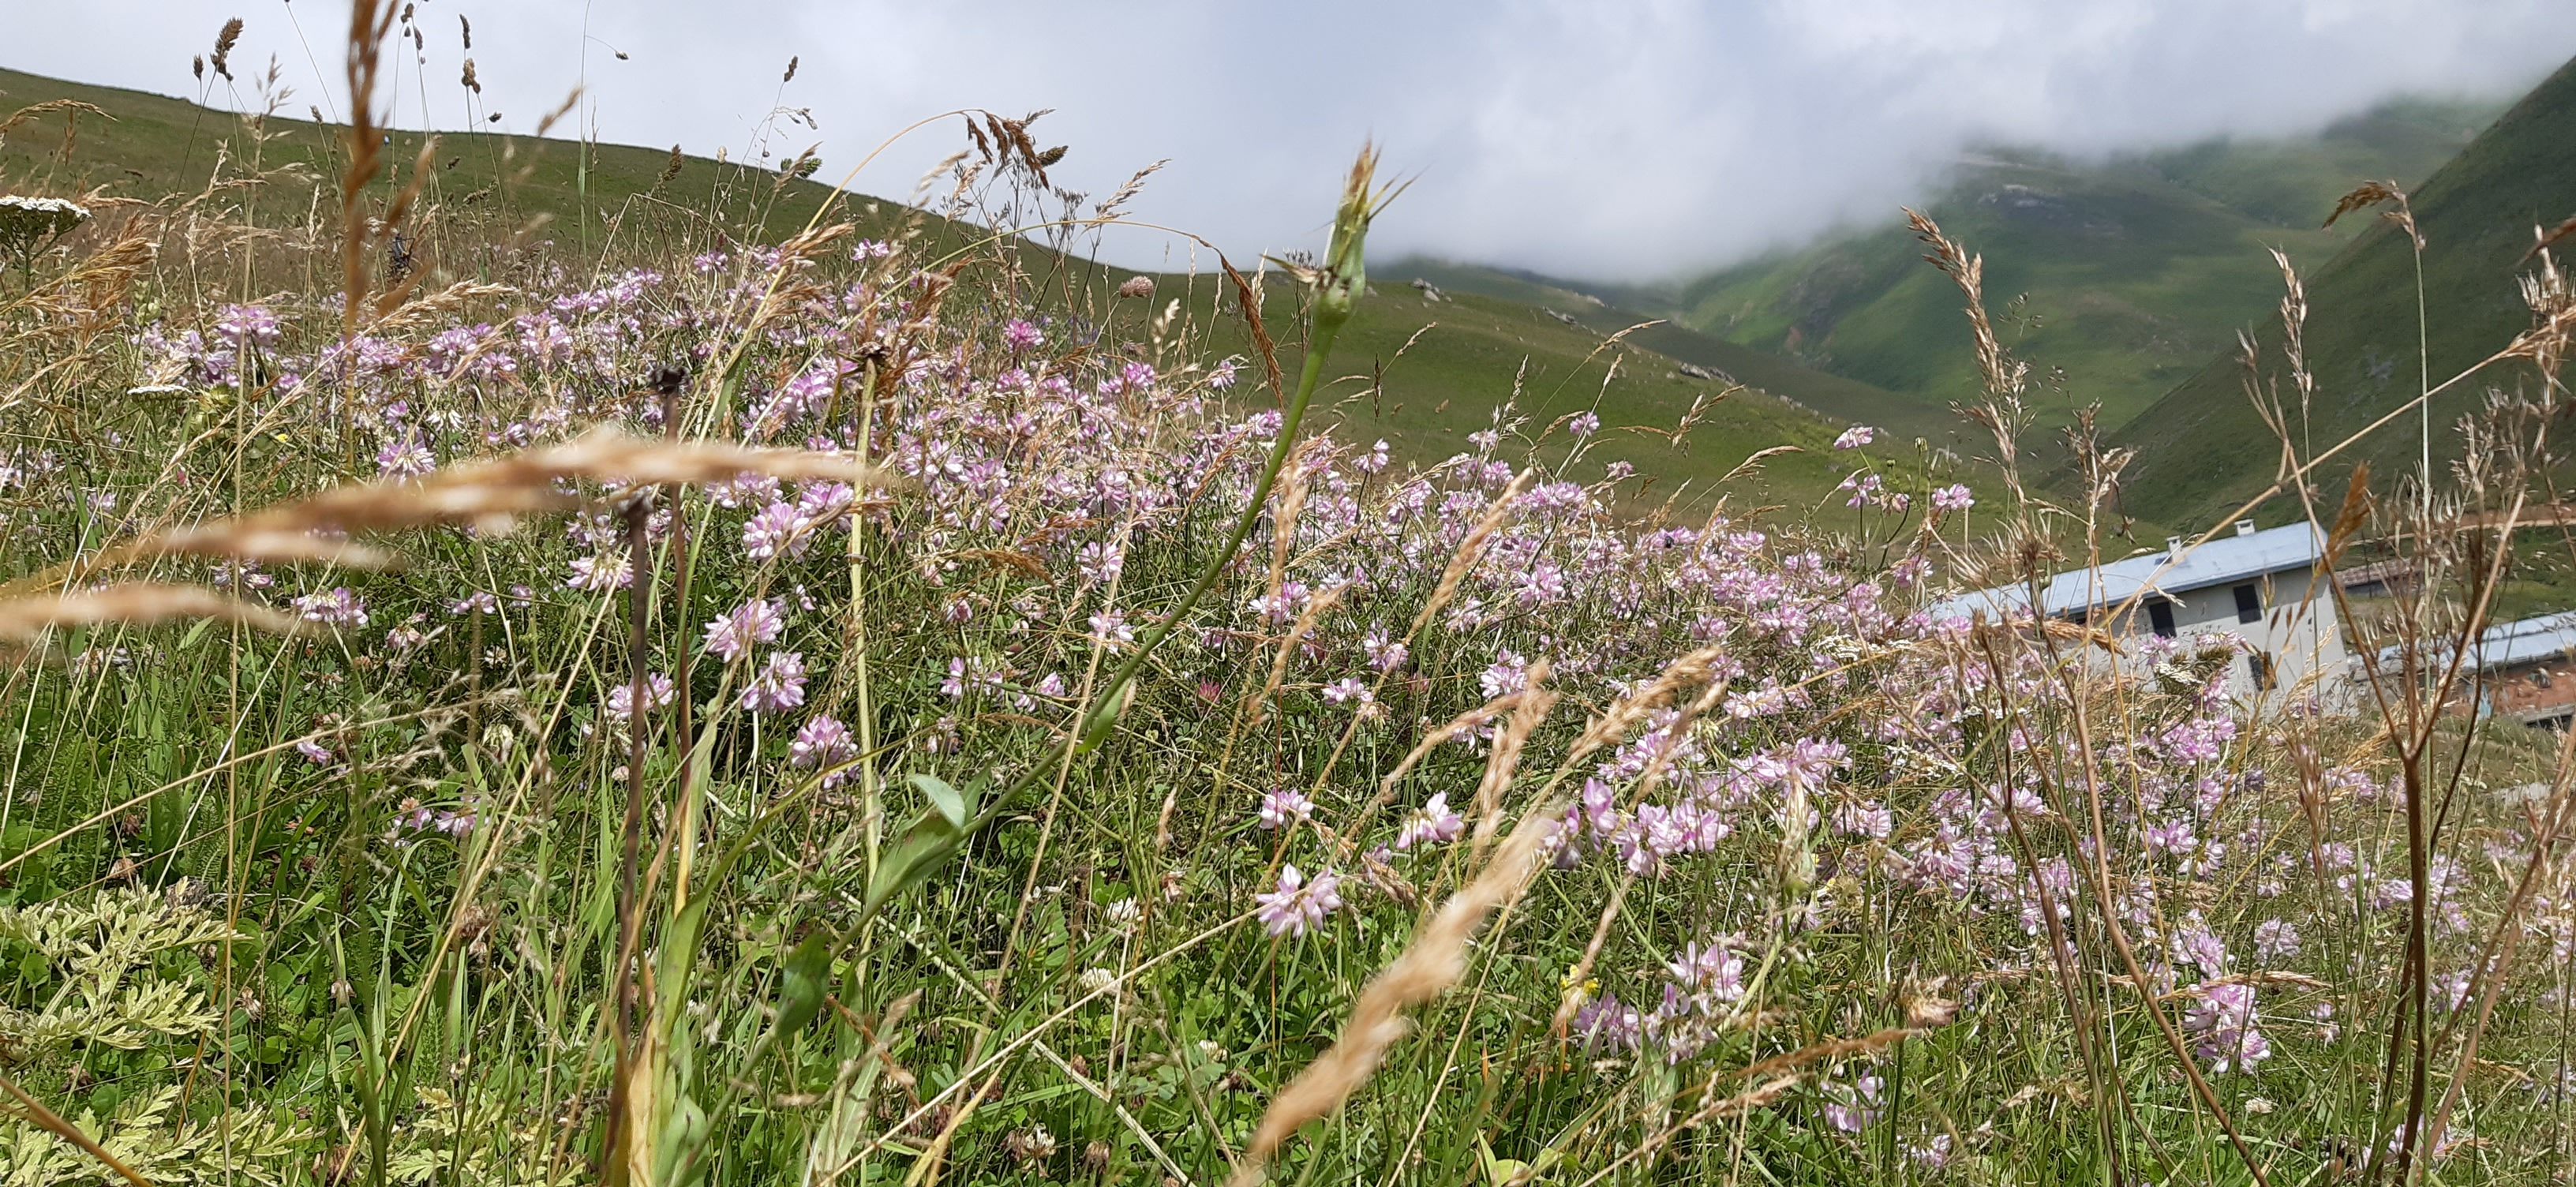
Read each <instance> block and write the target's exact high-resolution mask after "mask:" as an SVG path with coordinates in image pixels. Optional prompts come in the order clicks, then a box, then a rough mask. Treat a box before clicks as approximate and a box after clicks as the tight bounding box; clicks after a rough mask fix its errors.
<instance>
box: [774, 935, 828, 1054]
mask: <svg viewBox="0 0 2576 1187" xmlns="http://www.w3.org/2000/svg"><path fill="white" fill-rule="evenodd" d="M831 981H832V943H831V937H830V936H829V935H828V934H827V933H824V932H819V931H818V932H815V933H814V934H812V935H810V936H807V937H805V942H804V943H802V944H798V945H797V946H796V950H795V951H794V952H791V953H789V954H788V955H787V967H786V968H785V969H783V970H781V974H780V982H781V984H780V986H779V992H778V1033H780V1034H790V1033H793V1032H795V1031H799V1030H803V1029H804V1028H805V1024H806V1023H808V1022H812V1021H813V1020H814V1015H816V1014H819V1013H821V1012H822V1010H823V992H824V990H825V988H826V987H828V986H829V985H830V984H831Z"/></svg>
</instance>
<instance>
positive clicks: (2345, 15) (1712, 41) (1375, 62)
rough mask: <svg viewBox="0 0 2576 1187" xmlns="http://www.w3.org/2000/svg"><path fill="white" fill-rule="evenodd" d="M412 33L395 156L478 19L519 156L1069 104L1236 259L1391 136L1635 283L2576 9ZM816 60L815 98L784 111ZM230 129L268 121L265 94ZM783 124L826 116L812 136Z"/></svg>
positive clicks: (62, 14) (1506, 243) (1290, 18)
mask: <svg viewBox="0 0 2576 1187" xmlns="http://www.w3.org/2000/svg"><path fill="white" fill-rule="evenodd" d="M417 11H418V16H419V20H420V24H421V28H422V30H423V32H424V34H425V39H426V46H425V47H424V48H422V49H420V50H417V51H415V52H414V53H410V54H406V55H403V56H402V58H401V66H402V76H401V77H400V78H399V79H398V80H397V85H396V87H395V88H394V90H393V93H394V94H395V95H396V96H397V99H396V101H397V103H398V104H399V105H400V114H401V118H402V122H403V123H405V124H406V125H411V126H417V125H419V124H421V123H422V122H424V120H426V122H429V123H432V124H435V125H438V126H443V127H458V126H463V125H464V124H465V123H467V122H468V121H470V120H475V119H478V118H479V116H478V115H476V114H473V113H472V112H471V111H469V107H468V104H467V102H466V98H465V96H464V94H463V92H462V89H461V88H460V87H459V86H458V85H457V81H456V79H457V74H458V71H459V65H460V62H459V59H460V58H461V57H463V56H464V51H463V50H462V47H461V44H460V36H459V28H458V25H457V15H458V13H459V12H462V13H463V14H464V15H465V16H467V17H469V18H471V19H472V20H473V21H474V24H475V30H474V48H473V51H472V56H473V57H474V58H475V59H476V60H477V66H478V73H479V75H480V78H481V81H482V83H483V86H484V94H483V96H482V100H481V102H482V106H481V108H477V109H472V111H480V110H500V111H502V112H504V113H505V119H504V122H503V125H502V126H504V127H508V128H512V129H517V130H525V129H527V128H529V127H530V126H532V125H533V123H534V122H535V120H536V118H537V117H538V116H539V115H541V114H543V113H544V112H545V111H546V110H549V109H551V108H553V107H555V106H556V105H557V104H558V103H560V102H561V100H562V98H563V97H564V95H565V94H566V93H567V92H569V91H570V90H571V89H572V88H573V87H574V86H575V85H577V84H582V85H586V88H587V89H586V94H587V95H588V97H589V100H590V102H589V103H588V104H586V105H585V108H584V118H585V119H586V120H587V121H589V123H590V125H591V126H592V127H594V128H595V130H596V131H597V133H598V134H599V135H600V136H601V137H602V138H604V139H608V140H614V141H623V142H629V143H637V144H646V145H668V144H670V143H672V142H674V141H678V142H679V143H681V144H683V145H685V146H686V147H687V148H688V149H689V150H690V151H692V152H698V153H708V154H712V153H714V152H715V151H717V150H718V149H719V148H722V149H724V150H726V151H727V152H728V153H729V154H730V155H732V156H734V157H736V158H741V157H743V156H745V155H750V156H753V157H757V156H759V155H760V153H761V152H762V151H763V150H764V149H766V150H767V151H768V152H770V153H772V154H774V159H785V158H787V157H791V156H793V155H794V154H795V153H796V152H798V151H799V150H802V149H804V148H805V147H807V146H808V145H809V144H815V143H817V142H819V143H820V151H821V153H822V156H823V160H824V170H823V172H824V175H825V176H826V177H837V176H838V175H839V174H840V173H842V172H843V171H845V170H846V169H848V168H849V167H851V166H853V165H856V164H857V163H858V162H859V161H860V160H861V159H862V158H866V157H868V156H869V155H870V154H871V153H877V152H878V150H879V148H880V146H881V145H885V144H886V142H887V141H888V140H889V139H890V138H893V137H895V136H896V133H897V132H898V131H899V130H901V129H902V128H904V127H905V126H906V125H908V124H910V123H912V122H913V121H915V120H918V119H921V118H923V117H925V116H930V115H934V114H936V113H938V112H941V111H945V110H948V109H951V108H959V107H984V108H990V109H994V110H998V111H1003V112H1006V113H1018V112H1025V111H1029V110H1034V109H1036V108H1041V107H1049V108H1054V109H1056V110H1055V113H1054V114H1052V115H1049V116H1048V117H1047V118H1046V119H1045V120H1044V121H1043V122H1042V123H1041V124H1040V125H1039V129H1040V131H1041V132H1042V134H1043V135H1042V137H1041V138H1042V139H1044V140H1045V141H1047V142H1049V143H1064V144H1068V145H1070V146H1071V150H1072V151H1071V154H1070V155H1069V156H1068V158H1067V159H1066V161H1065V162H1064V163H1063V164H1062V165H1061V166H1059V167H1058V169H1057V170H1056V180H1057V181H1058V182H1059V183H1060V184H1064V185H1067V186H1069V187H1071V188H1074V189H1078V190H1084V191H1088V192H1091V193H1094V194H1106V193H1108V192H1110V191H1111V190H1114V189H1115V188H1116V187H1117V186H1118V185H1119V183H1120V182H1122V181H1123V180H1125V178H1126V177H1127V176H1128V175H1129V174H1130V173H1132V172H1133V171H1135V170H1136V169H1138V168H1140V167H1143V166H1145V165H1147V164H1150V163H1152V162H1155V161H1157V160H1162V159H1165V158H1169V159H1170V161H1171V164H1170V166H1169V167H1168V168H1167V169H1166V170H1164V171H1163V172H1162V173H1161V174H1160V175H1159V176H1157V177H1156V178H1155V179H1154V180H1153V182H1152V183H1151V185H1150V186H1149V188H1148V189H1147V190H1146V192H1145V195H1144V196H1143V198H1142V199H1141V200H1140V201H1139V202H1137V203H1136V205H1135V207H1134V209H1133V213H1134V215H1135V216H1136V217H1138V218H1141V219H1145V220H1148V221H1152V222H1156V223H1162V224H1167V225H1171V226H1175V227H1181V228H1187V229H1188V230H1190V231H1193V232H1195V233H1197V234H1199V235H1201V236H1204V237H1205V238H1207V239H1208V240H1210V241H1212V242H1214V243H1216V244H1217V245H1219V246H1221V247H1222V248H1223V249H1224V250H1225V251H1227V252H1228V253H1229V254H1232V255H1234V256H1236V257H1238V258H1242V257H1247V256H1250V255H1252V254H1254V253H1257V252H1260V251H1265V250H1270V251H1276V250H1283V249H1288V248H1295V247H1305V246H1312V245H1314V244H1315V243H1316V242H1317V241H1318V240H1319V239H1320V238H1321V235H1322V231H1323V225H1324V219H1325V217H1326V216H1327V214H1328V213H1329V211H1330V209H1331V205H1332V200H1333V197H1334V193H1335V190H1336V187H1337V185H1338V182H1339V177H1340V173H1341V170H1342V168H1343V166H1344V165H1345V164H1346V163H1347V161H1348V158H1349V156H1350V154H1351V152H1352V151H1353V150H1354V149H1356V148H1357V146H1358V145H1359V143H1360V142H1361V141H1362V140H1363V139H1365V138H1369V137H1375V138H1376V139H1377V140H1379V141H1380V142H1381V143H1382V144H1383V145H1384V146H1385V148H1386V150H1387V155H1388V160H1389V162H1390V163H1391V164H1392V165H1393V166H1395V167H1396V168H1398V169H1401V170H1404V171H1406V172H1408V173H1411V174H1415V175H1417V177H1418V180H1417V182H1416V184H1415V186H1414V188H1413V190H1412V191H1411V192H1410V193H1408V194H1407V195H1406V196H1405V198H1404V200H1403V202H1402V203H1401V204H1400V205H1399V206H1398V207H1397V208H1396V209H1395V210H1394V211H1393V212H1391V213H1390V214H1389V215H1388V216H1387V218H1386V221H1385V222H1384V223H1383V224H1382V230H1381V242H1382V243H1383V244H1384V245H1385V247H1386V248H1387V249H1389V250H1392V251H1421V252H1429V253H1435V254H1440V255H1446V256H1450V257H1454V258H1459V259H1466V260H1476V261H1484V262H1491V263H1498V264H1506V265H1515V266H1521V267H1528V268H1534V269H1539V270H1543V271H1548V272H1553V273H1558V274H1564V275H1571V276H1581V277H1588V278H1596V279H1619V280H1644V279H1656V278H1662V277H1667V276H1673V275H1678V274H1681V273H1685V272H1687V271H1689V270H1691V269H1694V268H1702V267H1708V266H1714V265H1720V264H1724V263H1728V262H1731V261H1734V260H1739V259H1742V258H1744V257H1746V256H1747V255H1750V254H1753V253H1756V252H1759V251H1761V250H1764V249H1766V248H1770V247H1776V246H1780V245H1783V244H1787V243H1792V242H1796V241H1798V240H1801V239H1804V238H1807V237H1810V236H1813V235H1815V234H1817V233H1820V232H1822V231H1825V230H1828V229H1830V228H1832V227H1833V226H1835V225H1837V224H1841V223H1846V222H1850V221H1854V220H1876V219H1880V218H1884V217H1885V216H1887V215H1888V214H1890V213H1892V212H1893V210H1894V208H1895V207H1896V206H1897V205H1898V204H1899V203H1902V202H1905V201H1908V200H1910V199H1915V198H1918V197H1920V196H1921V195H1922V193H1923V191H1924V188H1925V187H1926V186H1927V185H1928V184H1930V181H1931V179H1933V178H1934V177H1936V176H1937V175H1938V173H1939V172H1940V170H1941V169H1942V168H1943V167H1944V166H1945V165H1947V164H1948V163H1949V162H1951V161H1953V160H1955V159H1956V158H1957V156H1958V155H1959V154H1960V153H1961V152H1962V151H1963V150H1964V149H1966V148H1967V147H1968V146H1970V145H1973V144H1977V143H1986V142H2010V143H2016V144H2029V145H2035V146H2039V147H2043V148H2048V149H2053V150H2057V151H2061V152H2067V153H2074V154H2097V153H2104V152H2113V151H2122V150H2133V149H2141V148H2150V147H2156V146H2164V145H2172V144H2179V143H2187V142H2190V141H2194V140H2199V139H2204V138H2207V137H2211V136H2217V135H2245V136H2266V135H2281V134H2291V133H2297V132H2301V131H2305V130H2310V129H2314V128H2317V127H2319V126H2322V125H2323V124H2325V123H2328V122H2330V121H2332V120H2334V119H2336V118H2338V117H2340V116H2343V115H2347V114H2350V113H2353V112H2356V111H2359V110H2362V109H2365V108H2367V107H2369V106H2370V105H2372V104H2374V103H2376V102H2379V101H2381V100H2384V99H2387V98H2390V97H2393V96H2396V95H2400V94H2414V93H2433V94H2464V95H2480V96H2503V95H2509V94H2511V93H2514V92H2515V91H2518V90H2519V89H2521V88H2525V87H2528V86H2529V85H2530V84H2532V83H2533V82H2535V81H2537V80H2538V79H2539V78H2540V77H2542V76H2543V75H2545V74H2546V73H2547V72H2548V71H2549V70H2550V69H2551V68H2553V67H2555V66H2557V65H2558V64H2560V63H2561V62H2563V61H2564V60H2566V58H2567V57H2568V56H2569V55H2570V54H2571V53H2576V22H2569V21H2567V20H2565V19H2564V18H2565V15H2566V14H2565V9H2564V5H2563V0H2494V2H2492V3H2476V4H2469V3H2450V2H2444V0H2271V2H2260V3H2246V2H2244V0H2125V2H2124V0H2103V2H2085V0H2075V2H2068V0H1842V2H1840V3H1835V4H1812V3H1805V2H1802V0H1742V2H1729V3H1682V2H1679V0H1641V2H1637V3H1628V4H1607V3H1601V2H1600V0H1445V2H1440V3H1429V2H1425V3H1388V2H1386V0H1373V2H1371V3H1358V2H1353V0H1321V2H1310V3H1304V4H1296V5H1212V4H1203V3H1186V2H1181V0H1154V2H1142V3H1124V4H1118V5H1066V4H1063V3H1061V2H1060V0H958V2H955V3H941V4H893V3H883V2H868V3H835V2H832V0H767V2H765V3H761V4H758V5H752V4H742V3H733V4H706V3H702V2H698V0H689V2H682V0H625V2H613V0H601V2H599V3H595V4H592V5H589V6H587V7H585V6H582V5H575V4H570V3H561V4H515V3H514V4H497V3H490V2H488V0H479V2H475V3H465V4H457V3H453V2H451V0H435V2H432V0H423V2H422V3H421V4H420V5H419V8H418V10H417ZM344 13H345V10H343V9H336V8H334V7H332V6H325V5H311V4H301V5H292V6H289V5H283V4H281V5H279V6H277V7H275V8H271V9H266V10H262V9H258V8H254V9H251V10H249V11H247V12H245V13H243V14H242V15H245V16H247V17H248V18H249V20H250V32H249V35H248V36H247V37H246V38H245V40H244V42H243V46H242V48H241V49H239V50H236V51H235V54H234V73H235V74H237V75H240V76H241V77H243V78H244V79H245V80H247V79H248V78H250V77H251V76H252V74H253V73H254V69H256V68H260V67H261V66H262V65H263V63H264V60H265V59H266V58H267V57H268V56H269V55H271V54H274V55H275V56H276V58H277V61H278V63H279V66H280V69H281V70H282V72H283V75H284V77H285V79H286V80H287V81H288V82H289V83H290V84H292V85H293V86H294V88H295V90H296V91H297V92H298V94H297V96H296V98H295V99H294V100H293V101H292V102H290V104H289V107H288V110H290V111H294V112H301V111H302V110H303V108H304V105H305V104H306V103H307V102H316V101H322V99H323V97H324V96H326V95H334V94H336V92H337V91H338V89H339V84H338V82H337V75H336V70H337V60H338V41H337V38H338V36H339V34H340V33H341V31H342V30H341V27H340V22H341V21H343V20H345V16H344ZM228 15H231V12H230V11H229V10H228V9H226V8H224V7H220V6H208V5H205V4H202V3H197V2H194V0H94V2H92V3H90V4H85V5H78V6H75V5H55V6H46V7H42V8H39V9H36V10H33V11H30V12H27V13H21V14H18V15H17V16H15V17H13V18H12V24H13V26H14V35H13V37H12V38H11V39H10V41H9V43H8V44H7V45H5V46H0V65H7V66H9V67H12V68H15V69H21V70H32V71H37V72H40V73H49V74H57V75H66V76H70V77H74V78H78V79H81V80H83V81H96V82H106V83H114V84H118V85H124V86H133V87H139V88H142V89H147V90H154V91H159V92H162V93H189V94H193V93H194V91H193V88H194V86H195V85H196V84H195V83H193V82H192V80H191V79H190V77H189V74H188V59H189V57H190V56H191V55H193V54H196V53H200V52H203V51H204V50H205V48H206V47H207V46H208V45H210V44H211V42H212V41H213V38H214V34H215V30H216V28H217V27H218V26H219V25H220V24H221V23H222V21H223V19H224V18H225V17H226V16H228ZM299 20H300V21H302V22H303V24H302V25H301V27H298V26H297V25H296V24H295V22H296V21H299ZM585 22H586V23H585ZM308 47H309V48H308ZM619 52H623V53H624V54H626V55H627V57H626V58H625V59H624V60H620V59H618V58H617V57H616V56H615V55H616V54H617V53H619ZM791 55H793V56H796V57H798V58H799V59H800V65H799V68H798V71H797V73H796V77H795V79H794V80H793V81H789V82H785V83H783V84H782V83H781V81H780V75H781V74H782V73H783V72H784V70H785V67H786V64H787V60H788V58H789V57H790V56H791ZM423 58H425V59H426V60H425V61H423V60H421V59H423ZM246 65H248V66H252V67H254V69H244V67H245V66H246ZM41 97H42V96H9V97H8V98H9V99H11V100H16V101H19V102H32V101H34V100H35V99H37V98H41ZM216 99H217V100H218V101H219V102H231V103H237V104H240V105H255V104H256V102H257V101H258V100H257V97H256V96H255V95H253V94H250V93H248V92H247V88H246V87H245V88H243V89H242V91H241V92H240V93H237V94H225V93H221V92H219V93H218V94H217V95H216ZM324 105H325V107H326V110H327V109H329V107H330V106H331V105H330V104H329V103H327V102H326V103H325V104H324ZM424 108H425V109H426V110H425V111H424ZM782 111H799V112H810V114H811V115H812V117H813V119H814V121H815V122H816V123H817V124H819V128H817V129H808V128H806V127H804V126H802V124H801V123H792V122H791V121H789V120H787V119H784V118H782V117H781V112H782ZM477 126H480V125H479V123H478V124H477ZM963 144H964V141H963V137H962V133H961V132H960V131H959V129H958V125H957V123H956V121H954V120H948V121H937V122H934V123H933V124H932V125H931V126H929V127H928V128H925V129H922V130H919V131H915V132H912V133H911V134H909V135H908V136H905V137H903V138H901V139H896V140H894V141H893V143H892V144H891V145H890V146H887V147H885V148H884V151H882V152H881V153H878V156H877V159H876V161H875V163H873V164H872V165H871V166H870V167H869V169H868V171H867V172H866V173H864V174H862V175H861V176H860V178H859V180H858V182H857V186H858V188H860V189H863V190H867V191H870V192H874V193H879V194H897V195H899V194H902V193H905V192H908V191H909V190H910V189H911V188H912V185H913V183H914V181H915V180H916V178H917V177H918V176H919V175H920V174H921V172H922V171H923V170H925V169H928V168H930V167H931V166H932V165H934V164H935V163H936V162H938V161H939V160H940V159H942V158H943V157H945V156H946V155H947V154H949V153H951V152H953V151H956V150H957V149H958V148H960V147H963ZM1105 246H1106V250H1107V251H1108V252H1109V253H1110V254H1111V255H1113V256H1115V257H1117V258H1120V259H1121V260H1123V261H1125V262H1129V263H1137V264H1153V263H1160V262H1165V261H1172V262H1179V261H1183V260H1185V259H1186V258H1187V257H1188V255H1189V253H1190V251H1191V250H1192V245H1191V244H1190V242H1189V241H1188V240H1186V239H1182V238H1179V237H1176V236H1172V235H1168V234H1163V233H1159V232H1144V231H1129V232H1121V233H1118V234H1115V235H1113V236H1112V237H1111V238H1110V239H1108V240H1107V241H1106V244H1105Z"/></svg>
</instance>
